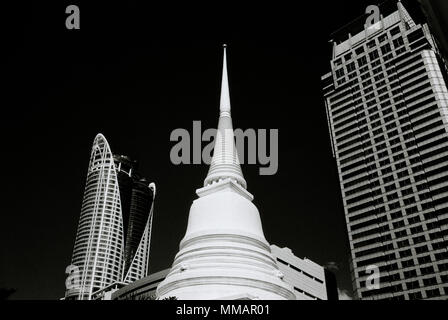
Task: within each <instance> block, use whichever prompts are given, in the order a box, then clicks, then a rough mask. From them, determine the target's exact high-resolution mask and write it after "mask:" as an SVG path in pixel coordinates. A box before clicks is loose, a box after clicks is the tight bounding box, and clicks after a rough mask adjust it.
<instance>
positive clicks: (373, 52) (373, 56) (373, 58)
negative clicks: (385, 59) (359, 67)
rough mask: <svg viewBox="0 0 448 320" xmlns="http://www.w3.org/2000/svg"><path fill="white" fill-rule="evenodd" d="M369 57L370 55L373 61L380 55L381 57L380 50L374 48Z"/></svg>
mask: <svg viewBox="0 0 448 320" xmlns="http://www.w3.org/2000/svg"><path fill="white" fill-rule="evenodd" d="M369 57H370V60H371V61H372V60H375V59H376V58H378V57H379V55H378V50H374V51H372V52H370V53H369Z"/></svg>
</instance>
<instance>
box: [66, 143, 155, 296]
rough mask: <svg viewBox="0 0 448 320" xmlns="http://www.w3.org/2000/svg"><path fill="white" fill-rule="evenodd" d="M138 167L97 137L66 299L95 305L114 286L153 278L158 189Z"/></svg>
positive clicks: (91, 158)
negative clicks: (98, 294)
mask: <svg viewBox="0 0 448 320" xmlns="http://www.w3.org/2000/svg"><path fill="white" fill-rule="evenodd" d="M134 166H135V162H132V161H130V160H129V159H128V158H126V157H123V156H114V155H113V154H112V152H111V149H110V147H109V144H108V143H107V140H106V138H105V137H104V136H103V135H102V134H98V135H97V136H96V137H95V140H94V142H93V147H92V153H91V156H90V163H89V169H88V173H87V180H86V187H85V191H84V198H83V202H82V207H81V216H80V220H79V224H78V231H77V235H76V240H75V246H74V250H73V256H72V268H73V267H75V268H76V270H77V274H76V275H75V276H76V281H75V283H74V285H72V286H70V288H67V291H66V293H65V297H66V299H79V300H90V299H91V298H92V295H93V294H94V293H95V292H96V291H98V290H101V289H103V288H105V287H107V286H108V285H111V284H113V283H116V282H127V283H129V282H132V281H135V280H137V279H140V278H143V277H145V276H146V275H147V273H148V271H147V270H148V260H149V245H150V236H151V223H152V213H153V200H154V196H155V186H154V184H149V185H148V184H146V183H145V182H146V180H144V179H140V178H139V177H138V176H136V175H135V174H134V173H133V168H134Z"/></svg>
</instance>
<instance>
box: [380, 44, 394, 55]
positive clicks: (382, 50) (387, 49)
mask: <svg viewBox="0 0 448 320" xmlns="http://www.w3.org/2000/svg"><path fill="white" fill-rule="evenodd" d="M391 50H392V49H391V48H390V44H389V43H387V44H385V45H384V46H382V47H381V53H382V54H386V53H388V52H390V51H391Z"/></svg>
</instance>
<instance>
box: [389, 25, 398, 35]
mask: <svg viewBox="0 0 448 320" xmlns="http://www.w3.org/2000/svg"><path fill="white" fill-rule="evenodd" d="M398 33H400V27H399V26H396V27H395V28H393V29H392V30H390V35H391V36H394V35H396V34H398Z"/></svg>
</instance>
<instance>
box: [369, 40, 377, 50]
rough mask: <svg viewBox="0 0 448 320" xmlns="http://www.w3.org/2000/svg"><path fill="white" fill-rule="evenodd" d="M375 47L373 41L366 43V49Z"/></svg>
mask: <svg viewBox="0 0 448 320" xmlns="http://www.w3.org/2000/svg"><path fill="white" fill-rule="evenodd" d="M374 46H375V40H372V41H369V42H368V43H367V48H369V49H370V48H373V47H374Z"/></svg>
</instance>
